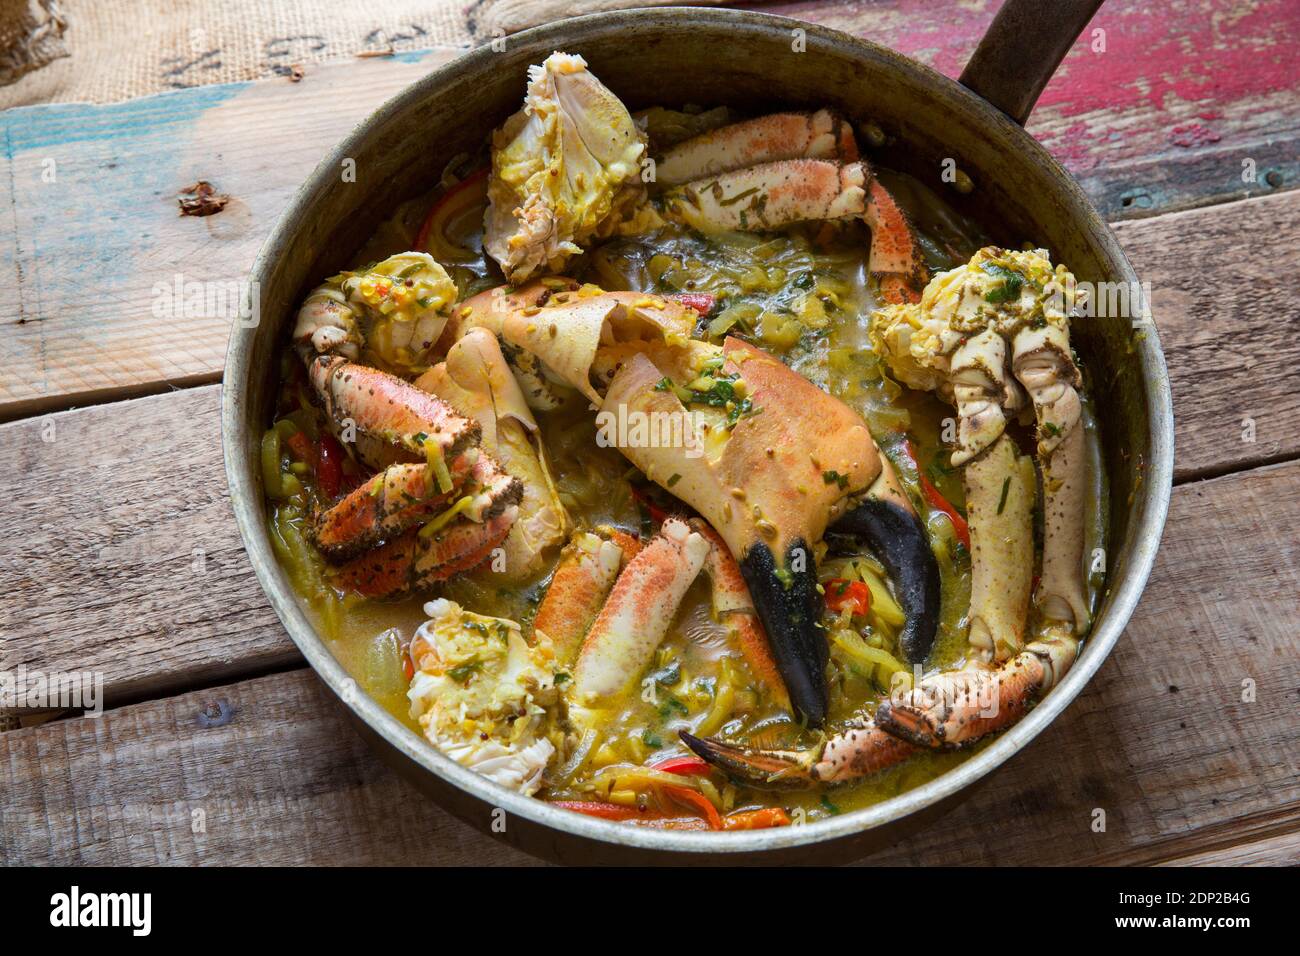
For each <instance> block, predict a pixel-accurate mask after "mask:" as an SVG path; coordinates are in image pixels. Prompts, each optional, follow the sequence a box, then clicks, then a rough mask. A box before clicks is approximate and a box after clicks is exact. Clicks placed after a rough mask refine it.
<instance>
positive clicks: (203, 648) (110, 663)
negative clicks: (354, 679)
mask: <svg viewBox="0 0 1300 956" xmlns="http://www.w3.org/2000/svg"><path fill="white" fill-rule="evenodd" d="M219 404H220V389H219V388H218V387H217V386H205V387H202V388H196V389H191V390H187V391H183V392H173V393H169V394H167V395H159V396H153V397H149V398H142V399H137V400H134V401H130V402H122V403H118V404H112V405H101V406H95V407H92V408H86V409H81V410H78V411H73V412H63V413H59V414H55V415H49V416H44V417H41V418H32V419H26V420H24V421H21V422H13V423H10V424H7V425H0V447H2V448H4V449H5V452H6V454H5V455H4V463H3V465H0V470H3V473H4V475H5V478H4V482H5V486H6V487H7V488H8V489H9V496H10V498H9V501H8V503H7V504H6V507H5V519H6V525H7V527H6V541H5V545H4V547H3V550H2V551H0V555H2V560H0V620H3V621H4V625H3V626H0V671H12V670H15V669H16V668H18V667H19V666H23V665H25V666H27V667H28V668H29V669H39V670H43V671H50V670H58V671H65V672H80V671H83V670H91V671H100V672H102V673H103V674H104V686H105V690H106V693H107V695H108V699H109V700H110V701H111V700H114V699H116V700H121V699H129V698H133V697H139V696H143V695H145V694H154V693H160V692H163V691H166V690H168V689H175V688H177V687H180V686H194V685H195V684H202V683H205V682H211V681H215V680H219V679H221V678H223V677H228V676H231V675H235V674H245V675H246V674H249V673H250V672H256V671H257V670H258V669H263V668H267V667H274V666H277V665H280V664H284V663H287V662H290V661H296V660H299V659H300V658H299V657H298V654H297V651H296V649H294V647H293V645H292V643H291V642H290V641H289V638H288V636H287V635H286V634H285V633H284V629H283V628H282V627H281V626H280V624H279V621H278V620H276V618H275V616H274V614H273V613H272V612H271V610H270V606H269V605H268V604H267V602H266V598H265V597H264V596H263V594H262V590H261V588H260V587H259V586H258V584H257V581H256V579H255V578H254V577H253V570H252V567H251V566H250V565H249V563H248V559H247V558H246V557H245V555H244V551H243V547H242V545H241V544H240V541H239V534H238V532H237V531H236V529H235V523H234V515H233V514H232V512H231V508H230V502H229V500H228V498H227V495H226V483H225V477H224V471H223V466H222V461H221V428H220V418H219ZM250 668H251V669H252V670H251V671H250Z"/></svg>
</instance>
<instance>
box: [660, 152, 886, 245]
mask: <svg viewBox="0 0 1300 956" xmlns="http://www.w3.org/2000/svg"><path fill="white" fill-rule="evenodd" d="M866 185H867V172H866V169H865V168H864V167H863V165H862V164H861V163H848V164H844V163H839V162H835V161H834V160H826V159H786V160H778V161H777V162H774V163H765V164H764V165H762V166H751V167H749V168H748V169H736V170H732V171H731V172H726V173H720V174H719V175H717V176H713V177H710V178H708V179H701V180H696V181H695V182H691V183H687V184H685V185H683V186H678V187H676V188H675V189H671V190H669V191H668V192H667V193H665V194H664V208H665V212H666V214H667V216H668V218H669V219H674V220H677V221H679V222H682V223H685V224H686V225H688V226H691V227H692V228H694V229H698V230H700V231H701V232H705V233H710V232H724V231H727V230H733V229H739V230H744V231H757V232H769V231H773V230H777V229H782V228H784V227H785V226H789V225H792V224H794V223H796V222H807V221H809V220H821V219H840V218H843V217H845V216H861V215H862V214H863V212H864V211H865V209H866Z"/></svg>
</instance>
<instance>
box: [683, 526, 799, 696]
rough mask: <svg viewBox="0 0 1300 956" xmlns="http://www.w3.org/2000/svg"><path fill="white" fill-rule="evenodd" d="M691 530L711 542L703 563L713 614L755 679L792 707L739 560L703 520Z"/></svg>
mask: <svg viewBox="0 0 1300 956" xmlns="http://www.w3.org/2000/svg"><path fill="white" fill-rule="evenodd" d="M691 527H692V528H694V529H695V530H696V531H697V532H699V533H700V534H701V535H703V536H704V537H705V538H706V539H708V542H709V544H710V545H711V547H710V548H709V556H708V558H707V559H706V560H705V562H704V570H705V571H706V572H707V573H708V575H709V582H710V584H711V586H712V592H711V593H712V602H713V613H714V616H715V617H717V619H718V620H719V621H720V622H721V623H722V624H723V625H725V626H726V628H727V633H728V635H729V637H730V638H731V642H732V644H733V645H735V646H736V647H738V648H739V649H740V653H741V656H742V657H744V658H745V662H746V663H747V664H748V665H749V670H750V672H751V673H752V674H753V675H754V677H755V678H756V679H757V680H758V681H759V682H761V683H762V684H763V685H765V686H766V687H767V688H768V690H769V691H770V692H771V693H772V696H773V698H774V699H775V700H776V702H777V703H778V704H779V705H780V706H782V707H787V708H788V707H789V706H790V695H789V694H787V693H786V690H785V681H783V680H782V679H781V671H780V668H778V667H777V666H776V659H775V658H773V657H772V648H771V645H770V644H768V641H767V632H766V631H765V630H763V622H762V621H760V620H759V618H758V614H757V612H756V611H755V610H754V599H753V597H751V596H750V593H749V588H748V587H747V586H746V584H745V579H744V577H743V576H742V575H741V573H740V567H739V565H737V564H736V559H735V558H733V557H732V556H731V552H730V551H728V550H727V543H726V542H725V541H723V540H722V536H721V535H719V534H718V532H716V531H714V530H713V529H712V528H710V527H709V525H708V522H706V521H704V520H703V519H701V518H692V519H691Z"/></svg>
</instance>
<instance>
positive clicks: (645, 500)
mask: <svg viewBox="0 0 1300 956" xmlns="http://www.w3.org/2000/svg"><path fill="white" fill-rule="evenodd" d="M632 497H633V498H635V499H636V500H637V501H638V502H640V503H641V504H643V505H645V509H646V510H647V511H649V512H650V520H652V521H657V522H659V523H660V524H663V523H664V522H665V521H667V520H668V518H670V517H671V515H669V514H668V512H667V511H664V509H663V508H660V507H659V506H658V505H656V504H655V503H654V502H653V501H651V500H650V496H649V495H647V494H646V493H645V492H644V491H641V490H640V489H639V488H637V486H636V485H632Z"/></svg>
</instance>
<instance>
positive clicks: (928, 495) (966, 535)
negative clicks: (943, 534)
mask: <svg viewBox="0 0 1300 956" xmlns="http://www.w3.org/2000/svg"><path fill="white" fill-rule="evenodd" d="M917 475H918V476H919V477H920V479H921V491H922V492H924V493H925V500H926V501H928V502H929V503H930V507H931V508H936V509H938V510H939V511H942V512H943V513H944V514H946V515H947V516H948V520H949V521H951V522H952V530H953V531H955V532H956V533H957V540H958V541H960V542H961V543H962V544H964V545H965V546H966V550H967V551H969V550H970V525H968V524H967V523H966V519H965V518H963V517H962V516H961V513H960V512H958V511H957V509H956V508H954V507H953V506H952V503H951V502H950V501H948V499H947V498H945V497H944V496H943V495H941V494H940V493H939V489H938V488H936V487H935V486H934V485H932V484H930V479H929V478H927V477H925V475H922V474H921V473H920V472H917Z"/></svg>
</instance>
